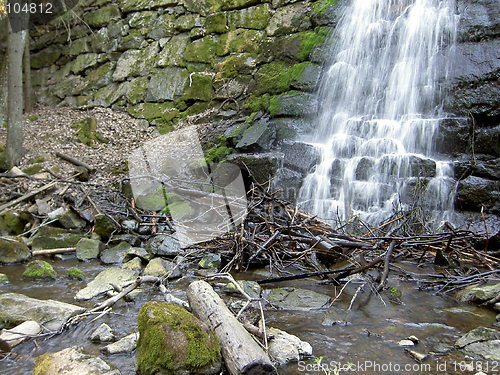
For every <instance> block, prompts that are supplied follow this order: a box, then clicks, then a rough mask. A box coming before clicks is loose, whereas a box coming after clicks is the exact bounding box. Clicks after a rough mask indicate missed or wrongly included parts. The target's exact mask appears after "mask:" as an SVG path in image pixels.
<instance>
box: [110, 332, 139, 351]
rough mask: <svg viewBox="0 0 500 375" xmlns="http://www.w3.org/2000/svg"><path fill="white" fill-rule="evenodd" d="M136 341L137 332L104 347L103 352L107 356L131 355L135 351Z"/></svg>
mask: <svg viewBox="0 0 500 375" xmlns="http://www.w3.org/2000/svg"><path fill="white" fill-rule="evenodd" d="M138 339H139V334H138V333H137V332H134V333H131V334H130V335H127V336H125V337H122V338H121V339H120V340H118V341H117V342H114V343H112V344H108V345H106V346H105V347H104V352H105V353H107V354H120V353H131V352H132V351H134V350H135V348H136V346H137V340H138Z"/></svg>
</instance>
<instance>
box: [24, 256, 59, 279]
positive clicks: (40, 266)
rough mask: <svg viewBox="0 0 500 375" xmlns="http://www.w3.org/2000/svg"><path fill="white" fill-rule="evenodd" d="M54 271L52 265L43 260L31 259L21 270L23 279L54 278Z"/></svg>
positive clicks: (55, 274)
mask: <svg viewBox="0 0 500 375" xmlns="http://www.w3.org/2000/svg"><path fill="white" fill-rule="evenodd" d="M56 276H57V273H56V271H55V270H54V267H52V265H51V264H50V263H48V262H46V261H44V260H33V261H31V262H29V263H28V266H27V267H26V270H25V271H24V272H23V278H25V279H38V280H40V279H55V278H56Z"/></svg>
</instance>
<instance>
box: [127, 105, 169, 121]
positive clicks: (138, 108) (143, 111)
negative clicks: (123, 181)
mask: <svg viewBox="0 0 500 375" xmlns="http://www.w3.org/2000/svg"><path fill="white" fill-rule="evenodd" d="M128 113H129V114H130V115H132V116H134V117H136V118H142V119H146V120H148V121H152V120H155V119H161V120H163V122H168V121H171V120H173V119H174V118H176V117H177V116H178V115H179V110H178V109H177V108H176V105H175V103H172V102H166V103H141V104H138V105H135V106H133V107H129V108H128Z"/></svg>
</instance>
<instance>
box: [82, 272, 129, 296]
mask: <svg viewBox="0 0 500 375" xmlns="http://www.w3.org/2000/svg"><path fill="white" fill-rule="evenodd" d="M136 277H137V273H136V272H134V271H132V270H124V269H121V268H117V267H113V268H108V269H106V270H104V271H102V272H101V273H100V274H99V275H97V276H96V278H95V279H94V280H92V281H91V282H90V283H88V284H87V286H86V287H85V288H83V289H82V290H80V291H79V292H78V293H77V294H76V296H75V299H76V300H77V301H85V300H89V299H92V298H94V297H96V296H98V295H99V294H102V293H106V292H107V291H108V290H112V289H113V286H112V285H111V284H115V285H120V286H121V285H122V284H124V283H126V282H128V281H133V280H135V279H136Z"/></svg>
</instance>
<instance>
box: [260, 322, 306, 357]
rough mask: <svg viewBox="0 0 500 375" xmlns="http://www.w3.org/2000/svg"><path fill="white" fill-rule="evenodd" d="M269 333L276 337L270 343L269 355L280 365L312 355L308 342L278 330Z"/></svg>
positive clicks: (271, 330)
mask: <svg viewBox="0 0 500 375" xmlns="http://www.w3.org/2000/svg"><path fill="white" fill-rule="evenodd" d="M269 333H270V334H271V335H272V336H274V337H273V338H272V339H271V340H270V342H269V355H270V356H271V358H272V359H273V361H274V362H275V363H276V364H278V365H283V364H285V363H288V362H290V361H299V360H300V359H302V358H304V357H307V356H310V355H312V347H311V345H310V344H309V343H308V342H305V341H302V340H300V339H299V338H298V337H297V336H294V335H290V334H289V333H287V332H285V331H281V330H279V329H277V328H270V329H269Z"/></svg>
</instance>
